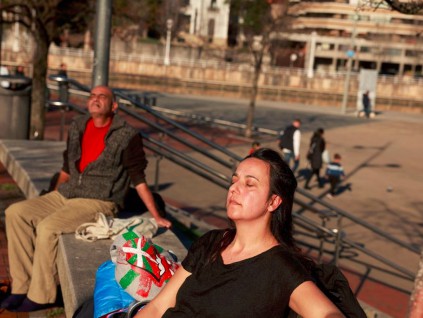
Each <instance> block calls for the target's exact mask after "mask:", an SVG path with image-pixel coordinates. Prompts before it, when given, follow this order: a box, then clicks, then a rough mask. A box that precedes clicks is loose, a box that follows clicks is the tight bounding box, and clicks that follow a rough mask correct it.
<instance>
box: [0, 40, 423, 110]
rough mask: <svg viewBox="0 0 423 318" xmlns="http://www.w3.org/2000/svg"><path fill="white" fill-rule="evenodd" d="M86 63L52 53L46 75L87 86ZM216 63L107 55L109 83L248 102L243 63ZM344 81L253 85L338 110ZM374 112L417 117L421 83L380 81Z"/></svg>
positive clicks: (268, 71) (272, 73) (290, 79)
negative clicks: (61, 73) (64, 69)
mask: <svg viewBox="0 0 423 318" xmlns="http://www.w3.org/2000/svg"><path fill="white" fill-rule="evenodd" d="M157 50H159V49H157ZM175 54H176V53H175ZM183 54H184V55H183V56H185V57H187V56H190V55H191V54H190V53H187V51H186V49H185V50H184V53H183ZM92 60H93V53H92V52H87V51H83V50H68V49H58V48H54V49H51V51H50V56H49V66H50V72H51V73H54V72H56V71H57V69H58V67H59V65H60V63H66V64H67V65H68V73H69V76H71V77H73V78H75V79H77V80H80V81H82V82H83V83H85V84H90V82H91V72H92V71H91V70H92ZM3 61H12V63H13V56H12V55H10V56H8V55H7V54H4V60H3ZM222 61H223V59H222V58H221V57H220V58H215V59H213V58H208V59H204V60H198V59H189V58H180V59H176V58H173V59H171V65H170V66H165V65H164V64H163V56H162V55H160V54H157V55H145V54H143V55H136V54H126V53H116V51H115V53H112V54H111V61H110V83H111V85H113V86H116V87H125V88H132V89H139V90H150V91H161V92H175V93H187V94H188V93H189V94H202V95H204V94H208V95H219V96H229V97H242V98H248V97H249V95H250V92H251V89H250V87H251V80H252V76H253V73H252V68H251V67H250V66H249V65H248V64H237V63H226V62H222ZM344 80H345V74H342V73H329V72H316V73H315V74H314V76H313V78H309V77H308V76H307V74H306V72H304V70H303V69H298V68H292V69H289V68H274V67H270V66H268V65H267V66H265V67H264V71H263V73H262V75H261V77H260V80H259V96H258V98H259V99H266V100H275V101H281V102H283V101H286V102H295V103H305V104H312V105H323V106H333V107H340V105H341V103H342V98H343V94H344ZM358 84H359V83H358V75H357V74H356V73H353V74H352V76H351V81H350V89H349V98H348V110H349V111H353V110H356V109H357V108H359V107H360V106H359V104H360V99H359V98H358V99H357V95H358ZM375 109H376V111H379V110H380V111H382V110H388V109H391V110H397V111H404V112H416V113H423V79H414V78H410V77H385V76H380V77H379V79H378V86H377V92H376V105H375Z"/></svg>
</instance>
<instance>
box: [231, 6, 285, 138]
mask: <svg viewBox="0 0 423 318" xmlns="http://www.w3.org/2000/svg"><path fill="white" fill-rule="evenodd" d="M285 3H287V1H277V0H274V1H263V0H232V1H231V11H232V14H234V13H235V14H236V15H238V19H239V22H240V26H239V41H240V42H241V43H239V45H240V46H241V49H242V48H244V47H246V48H247V49H248V51H249V52H250V56H251V63H252V66H253V78H252V81H251V94H250V102H249V106H248V111H247V120H246V130H245V136H246V137H251V136H252V133H253V124H254V112H255V106H256V100H257V94H258V83H259V79H260V74H261V72H262V67H263V59H264V57H265V56H266V54H268V53H269V52H270V51H271V50H272V49H273V46H274V45H275V43H276V41H275V39H276V34H277V33H279V32H281V31H283V30H284V29H285V28H286V26H287V25H288V23H287V22H288V21H287V6H286V5H285Z"/></svg>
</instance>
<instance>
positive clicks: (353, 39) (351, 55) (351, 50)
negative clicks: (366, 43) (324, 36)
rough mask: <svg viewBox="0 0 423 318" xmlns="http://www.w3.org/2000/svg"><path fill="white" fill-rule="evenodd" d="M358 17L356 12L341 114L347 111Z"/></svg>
mask: <svg viewBox="0 0 423 318" xmlns="http://www.w3.org/2000/svg"><path fill="white" fill-rule="evenodd" d="M359 19H360V16H359V15H358V14H357V13H356V14H355V15H354V26H353V30H352V33H351V44H350V48H349V50H348V51H347V53H346V54H347V58H348V60H347V75H346V77H345V82H344V95H343V96H342V105H341V113H342V114H346V113H347V106H348V95H349V90H350V80H351V68H352V62H353V61H352V59H353V57H354V55H355V52H354V45H355V43H354V42H355V36H356V33H357V21H358V20H359Z"/></svg>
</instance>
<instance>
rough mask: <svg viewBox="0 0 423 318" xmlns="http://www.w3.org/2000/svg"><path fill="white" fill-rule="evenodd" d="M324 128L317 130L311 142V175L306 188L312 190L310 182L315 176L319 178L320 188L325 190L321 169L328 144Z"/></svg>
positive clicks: (309, 151)
mask: <svg viewBox="0 0 423 318" xmlns="http://www.w3.org/2000/svg"><path fill="white" fill-rule="evenodd" d="M323 134H324V130H323V128H319V129H317V130H316V131H315V132H314V134H313V136H312V137H311V140H310V147H309V149H308V153H307V160H308V161H309V162H310V166H311V174H310V175H309V176H308V178H307V180H306V182H305V186H304V187H305V188H306V189H307V190H310V189H311V188H310V181H311V178H312V177H313V175H316V177H317V183H318V186H319V188H323V180H322V179H321V178H320V169H321V168H322V165H323V158H322V155H323V152H324V151H325V149H326V142H325V139H324V138H323Z"/></svg>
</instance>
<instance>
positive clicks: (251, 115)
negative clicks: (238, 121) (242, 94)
mask: <svg viewBox="0 0 423 318" xmlns="http://www.w3.org/2000/svg"><path fill="white" fill-rule="evenodd" d="M260 70H261V66H257V65H256V66H255V67H254V77H253V83H252V84H253V85H252V89H251V95H250V104H249V105H248V112H247V127H246V128H245V137H247V138H251V136H252V135H253V125H254V112H255V108H256V100H257V94H258V80H259V77H260Z"/></svg>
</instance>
